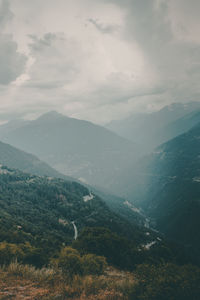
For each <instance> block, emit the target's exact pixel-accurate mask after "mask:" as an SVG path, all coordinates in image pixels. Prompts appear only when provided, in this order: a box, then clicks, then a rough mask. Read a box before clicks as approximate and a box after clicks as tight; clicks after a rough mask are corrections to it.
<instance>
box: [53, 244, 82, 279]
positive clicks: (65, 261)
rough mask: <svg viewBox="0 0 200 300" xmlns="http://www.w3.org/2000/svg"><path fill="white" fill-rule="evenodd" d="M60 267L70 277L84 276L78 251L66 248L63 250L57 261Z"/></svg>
mask: <svg viewBox="0 0 200 300" xmlns="http://www.w3.org/2000/svg"><path fill="white" fill-rule="evenodd" d="M57 263H58V266H59V267H60V268H61V269H62V271H63V273H64V274H66V275H68V276H73V275H75V274H82V271H83V270H82V261H81V257H80V255H79V253H78V251H77V250H75V249H73V248H71V247H65V248H63V249H62V250H61V252H60V255H59V257H58V260H57Z"/></svg>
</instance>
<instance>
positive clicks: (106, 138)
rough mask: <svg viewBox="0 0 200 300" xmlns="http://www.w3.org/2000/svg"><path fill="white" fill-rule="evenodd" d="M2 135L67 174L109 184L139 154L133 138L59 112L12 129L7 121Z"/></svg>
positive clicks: (96, 183) (16, 145) (100, 183)
mask: <svg viewBox="0 0 200 300" xmlns="http://www.w3.org/2000/svg"><path fill="white" fill-rule="evenodd" d="M8 126H9V124H7V127H8ZM0 138H1V139H2V140H3V141H4V142H6V143H9V144H11V145H13V146H15V147H17V148H19V149H22V150H24V151H26V152H29V153H32V154H34V155H36V156H37V157H39V158H40V159H41V160H43V161H45V162H46V163H48V164H49V165H51V167H53V168H55V169H56V170H58V171H59V172H61V173H63V174H65V175H70V176H72V177H75V178H78V179H81V180H84V181H85V182H87V183H89V184H92V185H97V186H103V187H106V188H109V186H110V184H111V183H112V182H113V181H114V180H115V175H116V172H118V171H119V170H121V169H123V168H124V167H125V166H127V165H128V164H129V162H130V161H134V160H135V159H136V157H137V155H138V151H137V147H136V146H135V145H134V144H133V143H132V142H130V141H128V140H126V139H124V138H122V137H120V136H118V135H116V134H115V133H113V132H111V131H110V130H107V129H105V128H103V127H101V126H98V125H95V124H93V123H91V122H88V121H83V120H78V119H73V118H69V117H66V116H63V115H61V114H58V113H56V112H49V113H47V114H45V115H42V116H41V117H39V118H38V119H37V120H34V121H29V122H28V123H27V122H25V123H24V125H23V124H20V126H19V127H17V128H16V129H10V128H9V131H8V130H7V131H6V126H5V125H4V127H3V130H1V127H0Z"/></svg>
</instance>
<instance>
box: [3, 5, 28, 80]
mask: <svg viewBox="0 0 200 300" xmlns="http://www.w3.org/2000/svg"><path fill="white" fill-rule="evenodd" d="M12 17H13V14H12V12H11V11H10V9H9V1H6V0H2V1H1V2H0V26H1V29H0V66H1V67H0V84H2V85H7V84H9V83H11V82H12V81H14V80H15V79H16V78H17V77H18V76H20V75H21V74H22V73H23V71H24V69H25V65H26V56H25V55H23V54H21V53H19V52H18V49H17V43H16V42H15V41H14V40H13V37H12V35H10V34H4V33H3V31H2V29H3V28H4V26H6V23H7V22H8V21H9V20H11V19H12Z"/></svg>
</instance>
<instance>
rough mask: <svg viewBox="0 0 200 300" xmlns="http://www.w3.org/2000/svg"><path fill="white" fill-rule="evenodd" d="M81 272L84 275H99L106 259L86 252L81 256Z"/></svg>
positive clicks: (103, 268)
mask: <svg viewBox="0 0 200 300" xmlns="http://www.w3.org/2000/svg"><path fill="white" fill-rule="evenodd" d="M82 266H83V273H84V274H85V275H89V274H91V275H92V274H93V275H100V274H102V273H103V272H104V271H105V268H106V266H107V264H106V259H105V258H104V257H102V256H97V255H94V254H86V255H84V256H83V257H82Z"/></svg>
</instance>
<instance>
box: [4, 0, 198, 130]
mask: <svg viewBox="0 0 200 300" xmlns="http://www.w3.org/2000/svg"><path fill="white" fill-rule="evenodd" d="M199 13H200V1H199V0H190V1H188V0H73V1H71V0H34V1H33V0H10V1H9V0H0V120H1V121H2V120H8V119H10V118H14V117H20V116H22V117H25V118H34V117H35V116H37V115H38V114H41V113H44V112H47V111H49V110H57V111H59V112H62V113H64V114H66V115H68V116H73V117H77V118H82V119H87V120H91V121H93V122H96V123H100V124H103V123H105V122H108V121H109V120H111V119H119V118H124V117H126V116H129V115H130V114H131V113H132V112H137V111H146V110H148V111H151V110H154V109H158V108H160V107H162V106H164V105H165V104H168V103H172V102H188V101H194V100H200V97H199V96H200V85H199V82H200V20H199Z"/></svg>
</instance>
